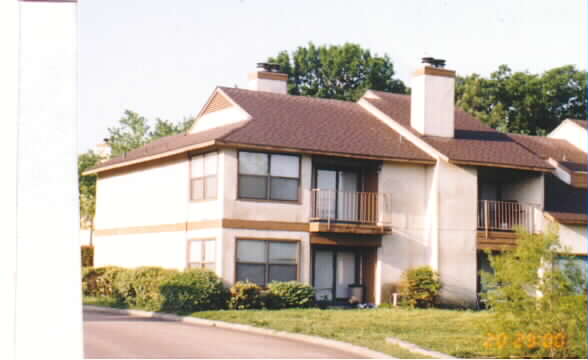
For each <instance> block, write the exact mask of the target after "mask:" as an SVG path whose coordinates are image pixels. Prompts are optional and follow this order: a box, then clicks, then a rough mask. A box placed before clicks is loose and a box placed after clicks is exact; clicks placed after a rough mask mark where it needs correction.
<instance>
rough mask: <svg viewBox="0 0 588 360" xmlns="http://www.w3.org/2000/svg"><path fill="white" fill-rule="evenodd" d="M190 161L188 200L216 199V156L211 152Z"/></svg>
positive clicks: (194, 157)
mask: <svg viewBox="0 0 588 360" xmlns="http://www.w3.org/2000/svg"><path fill="white" fill-rule="evenodd" d="M190 161H191V164H190V168H191V170H190V171H191V174H190V199H192V200H195V201H198V200H210V199H216V192H217V178H216V173H217V167H218V154H217V153H216V152H211V153H208V154H202V155H196V156H192V159H191V160H190Z"/></svg>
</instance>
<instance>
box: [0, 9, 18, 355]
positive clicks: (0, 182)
mask: <svg viewBox="0 0 588 360" xmlns="http://www.w3.org/2000/svg"><path fill="white" fill-rule="evenodd" d="M18 20H19V17H18V2H17V1H16V0H12V1H0V46H1V49H2V50H1V51H0V53H1V54H2V55H1V56H0V119H1V122H2V135H1V137H2V139H0V163H2V176H0V216H1V217H2V226H0V289H2V296H0V334H1V335H0V359H7V360H11V359H13V358H14V323H15V322H14V320H15V317H14V311H15V291H14V285H15V279H16V158H17V157H16V150H17V145H16V144H17V143H16V138H17V117H18Z"/></svg>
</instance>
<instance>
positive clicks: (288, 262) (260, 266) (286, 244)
mask: <svg viewBox="0 0 588 360" xmlns="http://www.w3.org/2000/svg"><path fill="white" fill-rule="evenodd" d="M298 246H299V245H298V242H295V241H276V240H252V239H239V240H237V262H236V267H237V274H236V275H237V281H250V282H253V283H256V284H258V285H260V286H266V285H267V284H269V283H270V282H272V281H291V280H298V264H299V256H298V254H299V251H298Z"/></svg>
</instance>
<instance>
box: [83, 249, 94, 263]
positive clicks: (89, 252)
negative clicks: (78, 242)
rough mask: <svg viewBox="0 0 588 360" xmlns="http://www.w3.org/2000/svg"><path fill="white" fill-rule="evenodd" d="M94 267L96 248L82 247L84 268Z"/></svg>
mask: <svg viewBox="0 0 588 360" xmlns="http://www.w3.org/2000/svg"><path fill="white" fill-rule="evenodd" d="M87 266H94V247H93V246H90V245H82V267H87Z"/></svg>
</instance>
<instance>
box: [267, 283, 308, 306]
mask: <svg viewBox="0 0 588 360" xmlns="http://www.w3.org/2000/svg"><path fill="white" fill-rule="evenodd" d="M268 293H269V298H268V300H270V303H268V307H270V308H272V309H285V308H309V307H313V306H315V291H314V288H313V287H312V286H310V285H308V284H304V283H301V282H299V281H286V282H277V281H276V282H271V283H270V284H269V285H268Z"/></svg>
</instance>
